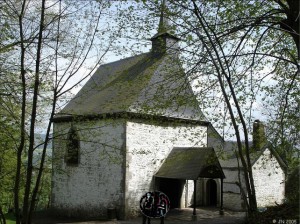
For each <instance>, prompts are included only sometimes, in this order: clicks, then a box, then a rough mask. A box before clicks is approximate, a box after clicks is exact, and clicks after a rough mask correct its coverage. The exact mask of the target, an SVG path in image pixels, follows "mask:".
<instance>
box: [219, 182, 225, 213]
mask: <svg viewBox="0 0 300 224" xmlns="http://www.w3.org/2000/svg"><path fill="white" fill-rule="evenodd" d="M220 215H224V210H223V178H221V206H220Z"/></svg>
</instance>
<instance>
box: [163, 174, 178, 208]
mask: <svg viewBox="0 0 300 224" xmlns="http://www.w3.org/2000/svg"><path fill="white" fill-rule="evenodd" d="M158 179H159V187H158V188H159V191H161V192H163V193H165V194H166V195H167V196H168V198H169V200H170V208H180V200H181V196H182V191H183V184H182V180H178V179H171V178H158Z"/></svg>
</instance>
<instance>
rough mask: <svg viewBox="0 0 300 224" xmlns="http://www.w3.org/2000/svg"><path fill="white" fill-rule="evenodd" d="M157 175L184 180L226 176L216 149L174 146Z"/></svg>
mask: <svg viewBox="0 0 300 224" xmlns="http://www.w3.org/2000/svg"><path fill="white" fill-rule="evenodd" d="M155 176H156V177H162V178H173V179H184V180H196V179H198V178H199V177H200V178H201V177H202V178H225V175H224V173H223V171H222V168H221V166H220V163H219V161H218V158H217V155H216V153H215V151H214V149H213V148H199V147H192V148H186V147H176V148H173V149H172V151H171V152H170V154H169V156H168V157H167V158H166V160H165V161H164V163H163V164H162V166H161V167H160V169H159V170H158V172H157V173H156V174H155Z"/></svg>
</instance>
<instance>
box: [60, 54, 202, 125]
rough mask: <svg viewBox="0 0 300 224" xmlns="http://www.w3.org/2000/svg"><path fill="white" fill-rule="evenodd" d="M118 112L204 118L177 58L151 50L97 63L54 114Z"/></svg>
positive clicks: (190, 118)
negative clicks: (80, 87) (69, 98)
mask: <svg viewBox="0 0 300 224" xmlns="http://www.w3.org/2000/svg"><path fill="white" fill-rule="evenodd" d="M119 112H131V113H138V114H150V115H159V116H166V117H172V118H181V119H188V120H197V121H204V120H205V117H204V115H203V113H202V112H201V110H200V109H199V106H198V102H197V100H196V97H195V95H194V93H193V91H192V89H191V87H190V84H189V82H188V80H187V77H186V76H185V74H184V72H183V69H182V67H181V65H180V63H179V60H178V58H177V57H176V56H175V55H173V54H163V55H154V54H151V53H147V54H141V55H137V56H134V57H130V58H126V59H123V60H119V61H116V62H113V63H109V64H105V65H102V66H100V67H99V68H98V70H97V71H96V72H95V73H94V75H93V76H92V77H91V79H90V80H89V81H88V82H87V83H86V84H85V85H84V86H83V88H82V89H81V90H80V91H79V93H78V94H77V95H76V96H75V97H74V98H73V99H72V100H71V101H70V102H69V104H68V105H67V106H66V107H65V108H64V109H63V110H62V111H61V112H59V114H57V116H56V117H63V116H65V115H71V116H76V115H80V116H89V115H100V114H113V113H119Z"/></svg>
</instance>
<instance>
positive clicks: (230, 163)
mask: <svg viewBox="0 0 300 224" xmlns="http://www.w3.org/2000/svg"><path fill="white" fill-rule="evenodd" d="M249 144H250V147H251V146H252V144H253V143H252V142H250V143H249ZM267 149H269V150H270V152H271V154H272V155H274V156H275V158H276V159H277V161H278V163H279V164H280V166H281V168H282V169H283V170H284V171H285V170H286V164H285V163H284V162H283V160H282V158H281V157H280V155H279V154H278V153H277V152H276V150H274V148H273V146H272V145H271V144H270V143H267V144H265V145H264V146H263V147H262V148H261V149H260V150H259V151H253V152H251V154H250V160H251V165H254V163H255V162H256V161H257V160H258V159H259V158H260V156H261V155H263V153H264V152H265V150H267ZM237 150H238V149H237V142H236V141H226V142H225V144H224V151H225V152H226V153H227V159H224V160H220V163H221V165H222V167H223V168H237V167H238V161H237V158H236V155H235V153H234V152H235V151H237ZM239 163H240V166H241V161H239Z"/></svg>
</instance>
